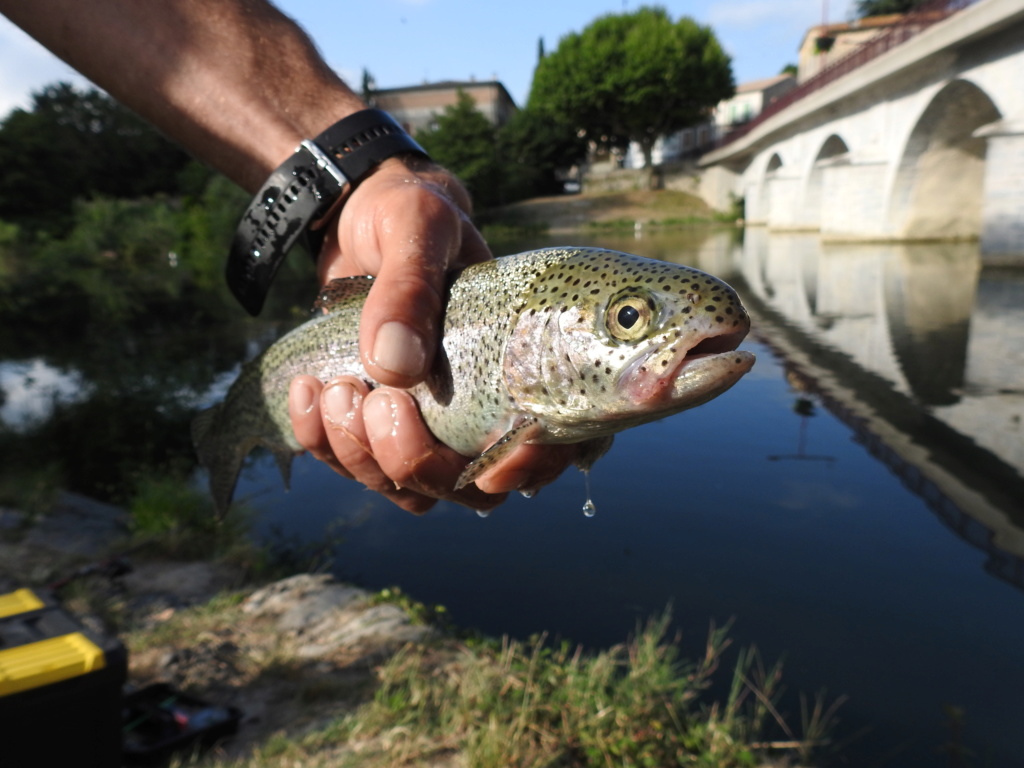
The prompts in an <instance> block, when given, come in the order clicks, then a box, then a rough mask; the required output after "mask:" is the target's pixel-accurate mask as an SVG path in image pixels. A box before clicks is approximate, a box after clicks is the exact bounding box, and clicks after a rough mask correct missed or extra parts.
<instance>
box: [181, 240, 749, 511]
mask: <svg viewBox="0 0 1024 768" xmlns="http://www.w3.org/2000/svg"><path fill="white" fill-rule="evenodd" d="M372 284H373V279H372V278H369V277H352V278H343V279H341V280H334V281H332V282H331V283H330V284H329V285H328V286H327V287H326V288H325V289H324V291H323V292H322V294H321V296H320V298H319V299H318V301H317V306H318V307H319V308H320V309H321V310H322V311H323V314H322V315H320V316H318V317H316V318H314V319H313V320H310V321H309V322H307V323H305V324H304V325H302V326H300V327H298V328H296V329H295V330H293V331H291V332H290V333H288V334H287V335H285V336H283V337H282V338H281V339H280V340H278V341H277V342H275V343H274V344H273V345H271V346H270V348H268V349H267V350H266V351H265V352H264V353H263V354H262V355H261V356H259V357H258V358H256V359H255V360H253V361H251V362H250V363H247V364H246V365H245V366H244V368H243V370H242V372H241V374H240V375H239V377H238V379H237V381H235V383H234V384H233V385H232V386H231V389H230V390H229V391H228V394H227V396H226V398H225V399H224V402H222V403H220V404H219V405H215V406H214V407H213V408H210V409H209V410H206V411H204V412H202V413H201V414H199V415H198V416H197V417H196V419H195V421H194V422H193V425H192V438H193V441H194V443H195V446H196V452H197V454H198V456H199V460H200V462H201V463H202V464H203V465H204V466H205V467H206V468H207V469H208V470H209V474H210V489H211V492H212V494H213V498H214V502H215V504H216V506H217V508H218V510H219V511H221V512H223V511H224V510H226V509H227V507H228V505H229V504H230V503H231V497H232V495H233V493H234V488H235V483H236V481H237V478H238V473H239V471H240V470H241V467H242V462H243V461H244V459H245V457H246V455H247V454H248V453H249V452H250V451H251V450H252V449H253V448H255V447H256V446H258V445H259V446H263V447H265V448H267V449H269V450H270V451H271V453H273V455H274V457H275V458H276V460H277V464H278V467H279V468H280V469H281V474H282V476H283V477H284V481H285V484H286V485H287V483H288V477H289V470H290V466H291V460H292V456H293V455H294V454H295V453H297V452H299V451H300V450H301V448H300V446H299V444H298V443H297V442H296V441H295V437H294V435H293V433H292V428H291V421H290V419H289V416H288V386H289V383H290V382H291V380H292V379H293V378H294V377H295V376H298V375H300V374H311V375H313V376H316V377H317V378H318V379H320V380H321V381H325V382H326V381H329V380H330V379H333V378H335V377H337V376H342V375H345V374H349V375H353V376H357V377H360V378H362V379H364V380H365V381H367V382H368V383H369V384H370V385H371V386H372V385H373V384H374V383H375V382H374V381H373V380H372V379H370V377H369V376H368V375H367V373H366V371H365V370H364V369H363V367H362V365H361V363H360V360H359V350H358V338H359V316H360V312H361V311H362V307H363V302H364V300H365V298H366V295H367V292H368V291H369V290H370V286H371V285H372ZM749 328H750V319H749V318H748V316H747V313H746V311H745V310H744V309H743V306H742V305H741V304H740V301H739V298H738V297H737V296H736V293H735V291H733V290H732V288H730V287H729V286H728V285H726V284H725V283H723V282H722V281H721V280H718V279H717V278H714V277H712V276H710V275H708V274H706V273H704V272H701V271H699V270H697V269H693V268H692V267H684V266H680V265H677V264H669V263H667V262H661V261H653V260H651V259H645V258H641V257H639V256H632V255H629V254H625V253H618V252H616V251H607V250H603V249H599V248H549V249H544V250H538V251H530V252H527V253H521V254H518V255H516V256H506V257H504V258H499V259H495V260H493V261H488V262H484V263H481V264H474V265H472V266H469V267H466V268H465V269H463V270H462V271H460V272H458V273H456V274H455V275H454V277H453V279H452V280H451V283H450V288H449V291H448V301H447V307H446V310H445V318H444V332H443V339H442V347H441V349H439V350H438V351H437V353H436V355H435V361H434V366H433V370H432V372H431V374H430V376H429V377H428V379H427V380H426V381H425V382H423V383H421V384H418V385H417V386H415V387H413V388H412V389H411V390H410V392H411V393H412V395H413V396H414V397H415V399H416V401H417V402H418V404H419V407H420V411H421V413H422V414H423V419H424V421H425V422H426V424H427V426H429V427H430V429H431V431H432V432H433V433H434V434H435V435H436V436H437V438H438V439H439V440H440V441H441V442H443V443H445V444H447V445H448V446H450V447H451V448H453V449H454V450H455V451H457V452H458V453H460V454H462V455H463V456H466V457H472V458H473V460H472V461H471V462H470V463H469V465H468V466H467V467H466V469H465V471H464V472H463V473H462V476H461V477H460V478H459V483H458V485H457V486H456V487H457V488H461V487H463V486H464V485H467V484H468V483H471V482H473V480H474V479H475V478H476V477H478V476H479V475H480V474H481V473H482V472H483V471H484V470H485V469H487V468H488V467H490V466H492V465H493V464H495V463H496V462H498V461H499V460H500V459H501V458H503V457H504V456H505V455H506V454H508V453H509V452H511V450H512V449H514V448H515V447H516V446H517V445H520V444H521V443H528V442H530V443H582V442H588V445H587V446H585V448H586V450H582V451H581V452H580V455H581V456H582V457H583V458H582V459H581V461H579V462H577V463H579V464H582V465H583V468H585V469H586V468H588V467H589V464H592V463H593V461H595V460H596V459H597V458H598V457H600V455H602V454H603V453H604V451H605V450H607V447H608V446H609V445H610V441H611V435H613V434H614V433H615V432H619V431H621V430H623V429H626V428H628V427H632V426H636V425H637V424H643V423H645V422H648V421H654V420H655V419H660V418H662V417H665V416H668V415H670V414H673V413H678V412H679V411H682V410H685V409H687V408H693V407H694V406H697V405H700V404H702V403H706V402H707V401H708V400H711V399H712V398H714V397H717V396H718V395H720V394H722V393H723V392H725V391H726V390H727V389H729V387H731V386H732V385H733V384H735V383H736V382H737V381H738V380H739V379H740V377H741V376H743V374H745V373H746V372H747V371H749V370H750V368H751V366H753V364H754V356H753V355H752V354H750V353H749V352H742V351H737V350H736V347H737V346H738V345H739V343H740V342H741V341H742V340H743V337H744V336H746V335H747V331H748V330H749Z"/></svg>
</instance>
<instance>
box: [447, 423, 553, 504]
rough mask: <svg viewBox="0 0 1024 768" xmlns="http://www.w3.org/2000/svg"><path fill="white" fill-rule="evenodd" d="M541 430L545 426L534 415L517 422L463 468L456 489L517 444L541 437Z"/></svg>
mask: <svg viewBox="0 0 1024 768" xmlns="http://www.w3.org/2000/svg"><path fill="white" fill-rule="evenodd" d="M541 432H543V428H542V427H541V425H540V422H539V421H538V420H537V419H536V418H534V417H532V416H530V417H528V418H525V419H523V420H522V421H520V422H519V423H517V424H516V425H515V426H514V427H512V429H510V430H509V431H508V432H506V433H505V434H504V435H502V436H501V437H500V438H499V439H498V441H497V442H496V443H495V444H494V445H492V446H491V447H490V448H488V449H487V450H486V451H484V452H483V453H481V454H480V455H479V456H477V457H476V458H475V459H473V460H472V461H471V462H469V464H467V465H466V468H465V469H464V470H462V474H461V475H459V479H458V482H456V483H455V490H459V489H460V488H464V487H466V486H467V485H469V484H470V483H472V482H473V481H474V480H476V479H477V478H478V477H480V475H482V474H483V473H484V472H486V471H487V470H488V469H490V468H491V467H493V466H494V465H495V464H497V463H498V462H499V461H501V460H502V459H504V458H505V457H506V456H508V455H509V454H510V453H512V451H514V450H515V449H516V447H517V446H520V445H523V444H524V443H528V442H530V441H531V440H533V439H534V438H536V437H539V436H540V434H541Z"/></svg>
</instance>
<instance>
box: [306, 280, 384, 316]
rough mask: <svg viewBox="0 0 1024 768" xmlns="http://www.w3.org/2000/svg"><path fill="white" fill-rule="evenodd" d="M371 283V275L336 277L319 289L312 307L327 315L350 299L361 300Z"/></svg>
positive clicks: (346, 304) (347, 303)
mask: <svg viewBox="0 0 1024 768" xmlns="http://www.w3.org/2000/svg"><path fill="white" fill-rule="evenodd" d="M372 285H373V278H372V277H336V278H335V279H333V280H331V282H329V283H328V284H327V285H325V286H324V287H323V288H321V289H320V293H319V294H318V295H317V297H316V301H315V302H313V309H314V311H315V310H318V309H319V310H320V311H321V312H323V313H324V314H325V315H329V314H330V313H331V312H334V311H335V310H338V309H342V308H343V307H346V306H348V305H349V303H351V302H352V301H362V300H363V299H365V298H366V294H368V293H369V292H370V287H371V286H372Z"/></svg>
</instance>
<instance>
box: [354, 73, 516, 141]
mask: <svg viewBox="0 0 1024 768" xmlns="http://www.w3.org/2000/svg"><path fill="white" fill-rule="evenodd" d="M460 91H462V92H464V93H467V94H469V96H470V97H471V98H472V99H473V101H474V102H475V103H476V108H477V109H478V110H479V111H480V112H481V113H483V115H484V117H486V118H487V119H488V120H490V121H491V123H492V124H493V125H497V126H501V125H504V124H505V123H507V122H508V120H509V118H511V117H512V115H514V114H515V113H516V111H517V110H518V108H517V107H516V104H515V102H514V101H512V97H511V96H509V93H508V91H507V90H505V86H504V85H502V84H501V83H500V82H498V81H497V80H487V81H480V82H478V81H476V80H446V81H444V82H440V83H424V84H423V85H413V86H409V87H406V88H380V89H374V90H372V91H371V92H370V102H371V104H372V105H373V106H375V107H377V108H378V109H383V110H385V111H386V112H388V113H390V114H391V116H392V117H394V118H395V120H397V121H398V122H399V123H401V124H402V127H403V128H405V130H406V131H408V132H409V133H410V134H412V135H413V136H415V135H416V133H417V132H418V131H422V130H428V129H430V128H433V127H434V126H435V125H436V121H437V116H438V115H440V114H441V113H442V112H444V110H445V108H446V107H453V106H455V104H456V103H457V102H458V98H459V92H460Z"/></svg>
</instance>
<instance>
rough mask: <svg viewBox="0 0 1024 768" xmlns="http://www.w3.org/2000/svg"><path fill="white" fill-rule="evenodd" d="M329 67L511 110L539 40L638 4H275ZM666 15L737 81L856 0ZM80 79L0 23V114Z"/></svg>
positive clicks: (539, 0)
mask: <svg viewBox="0 0 1024 768" xmlns="http://www.w3.org/2000/svg"><path fill="white" fill-rule="evenodd" d="M277 4H278V6H279V7H280V8H281V9H282V10H283V11H284V12H285V13H286V14H288V15H289V16H292V17H293V18H294V19H296V20H297V21H298V22H299V23H300V24H301V25H302V26H303V27H304V28H305V29H306V30H307V31H308V32H309V34H310V36H311V37H312V38H313V40H314V41H315V42H316V44H317V46H318V47H319V48H320V51H321V53H322V54H323V55H324V58H325V59H326V60H327V62H328V63H329V64H330V65H331V66H332V67H334V69H335V70H337V71H338V72H340V73H341V75H342V76H343V77H344V78H345V79H346V80H348V82H349V84H350V85H352V86H353V88H355V89H357V90H358V88H359V87H360V84H361V79H362V71H363V69H364V68H366V69H367V70H369V72H370V73H371V74H372V75H373V76H374V78H375V79H376V81H377V86H378V87H380V88H398V87H402V86H408V85H419V84H421V83H424V82H436V81H440V80H469V79H472V78H475V79H477V80H491V79H497V80H500V81H501V82H502V83H503V84H504V85H505V87H506V88H507V89H508V91H509V93H510V94H511V95H512V98H513V100H514V101H515V102H516V104H518V105H520V106H522V105H523V104H524V103H525V102H526V98H527V96H528V94H529V91H530V80H531V78H532V76H533V68H534V66H535V65H536V63H537V49H538V41H539V40H540V39H541V38H543V40H544V46H545V49H546V50H547V51H549V52H550V51H553V50H554V49H555V48H556V47H557V46H558V41H559V40H560V39H561V38H562V37H563V36H564V35H566V34H569V33H570V32H578V31H580V30H582V29H583V28H584V27H586V26H587V24H589V23H590V22H591V21H593V20H594V19H595V18H597V17H598V16H601V15H604V14H607V13H622V12H629V11H634V10H636V9H637V8H639V7H640V6H641V5H642V4H643V3H640V2H635V0H589V1H588V0H513V2H508V1H507V0H506V2H500V3H497V2H486V1H485V0H476V1H475V2H473V1H471V0H370V1H369V2H367V0H363V2H359V3H351V2H344V0H342V1H340V2H325V0H278V2H277ZM649 4H660V5H662V6H663V7H665V8H666V9H667V10H668V12H669V14H671V16H672V17H673V18H679V17H680V16H690V17H692V18H694V19H696V20H697V21H698V22H699V23H701V24H708V25H710V26H711V28H712V29H713V30H714V31H715V34H716V35H717V36H718V39H719V40H720V41H721V43H722V45H723V46H724V47H725V49H726V51H727V52H728V53H729V55H730V56H731V57H732V64H733V73H734V76H735V79H736V82H737V83H743V82H747V81H749V80H757V79H760V78H763V77H771V76H773V75H777V74H778V73H779V71H780V70H781V69H782V68H783V67H784V66H785V65H786V64H795V63H796V60H797V47H798V46H799V45H800V41H801V39H802V38H803V35H804V33H805V32H806V31H807V29H808V28H809V27H812V26H814V25H816V24H820V23H821V21H822V19H823V18H826V19H827V20H828V21H829V22H837V21H845V20H847V19H848V18H849V17H850V14H851V9H852V6H853V0H831V2H829V1H828V0H711V1H710V2H703V3H702V2H696V0H668V1H664V0H663V1H662V2H660V3H657V2H656V3H649ZM57 80H68V81H71V82H73V83H76V84H80V85H82V84H85V83H86V81H85V80H84V79H83V78H81V77H80V76H78V75H77V74H76V73H75V72H74V71H73V70H72V69H71V68H70V67H68V66H66V65H65V64H63V63H62V62H60V61H59V60H57V59H56V58H54V57H53V56H51V55H50V54H49V53H48V52H47V51H46V50H45V49H43V48H42V47H41V46H39V45H38V44H36V43H35V42H34V41H33V40H32V39H31V38H29V37H28V36H27V35H25V34H24V33H23V32H21V31H20V30H19V29H18V28H17V27H15V26H14V25H12V24H11V23H10V22H8V21H7V20H6V19H4V18H3V17H0V118H2V117H3V116H4V115H6V114H7V113H8V112H9V111H10V110H11V109H13V108H15V107H28V106H29V104H30V94H31V92H32V91H35V90H38V89H40V88H41V87H42V86H44V85H47V84H49V83H53V82H55V81H57Z"/></svg>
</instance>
